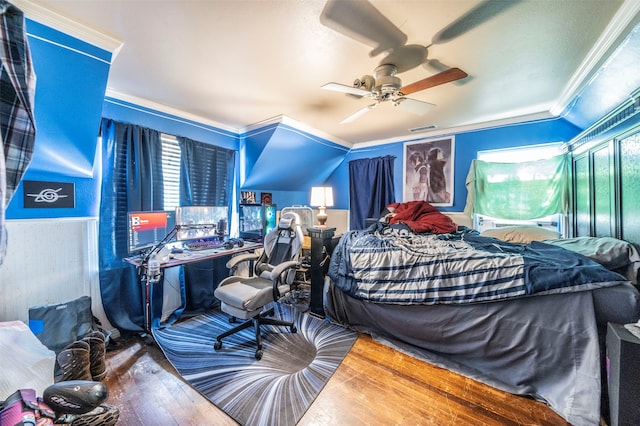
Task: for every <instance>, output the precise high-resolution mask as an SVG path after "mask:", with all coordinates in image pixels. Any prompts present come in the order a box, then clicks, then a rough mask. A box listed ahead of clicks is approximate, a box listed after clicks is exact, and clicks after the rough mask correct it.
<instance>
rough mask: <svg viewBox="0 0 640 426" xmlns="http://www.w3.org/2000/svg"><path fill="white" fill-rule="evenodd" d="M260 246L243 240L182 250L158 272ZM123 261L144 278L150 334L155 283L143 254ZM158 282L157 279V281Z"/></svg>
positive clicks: (147, 322) (145, 313) (260, 244)
mask: <svg viewBox="0 0 640 426" xmlns="http://www.w3.org/2000/svg"><path fill="white" fill-rule="evenodd" d="M259 248H262V243H254V242H250V241H245V242H244V245H243V246H242V247H239V246H234V247H233V248H231V249H225V248H223V247H217V248H212V249H204V250H196V251H190V250H184V251H183V252H182V253H172V254H171V255H170V257H169V260H168V261H167V262H165V263H161V264H160V274H162V271H163V270H164V269H166V268H172V267H174V266H182V265H187V264H189V263H195V262H200V261H203V260H209V259H216V258H219V257H223V256H232V255H234V254H238V253H244V252H248V251H253V250H256V249H259ZM124 261H125V262H127V263H130V264H132V265H134V266H135V267H136V268H137V269H138V275H139V276H141V277H143V278H142V279H143V280H144V301H143V303H144V306H143V308H144V331H145V332H146V333H149V334H151V303H152V302H151V300H152V298H151V286H152V285H153V284H155V283H154V282H152V278H151V277H150V276H149V274H148V273H147V272H148V265H147V263H146V262H144V257H143V256H134V257H125V258H124ZM158 282H159V281H158Z"/></svg>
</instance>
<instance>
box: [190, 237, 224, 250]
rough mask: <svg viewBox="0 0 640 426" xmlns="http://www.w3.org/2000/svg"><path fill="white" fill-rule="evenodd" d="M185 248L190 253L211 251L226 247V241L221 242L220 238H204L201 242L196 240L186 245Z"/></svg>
mask: <svg viewBox="0 0 640 426" xmlns="http://www.w3.org/2000/svg"><path fill="white" fill-rule="evenodd" d="M183 245H184V248H185V249H187V250H190V251H199V250H210V249H216V248H220V247H222V246H224V241H220V240H219V239H218V238H203V239H201V240H194V241H189V242H187V243H184V244H183Z"/></svg>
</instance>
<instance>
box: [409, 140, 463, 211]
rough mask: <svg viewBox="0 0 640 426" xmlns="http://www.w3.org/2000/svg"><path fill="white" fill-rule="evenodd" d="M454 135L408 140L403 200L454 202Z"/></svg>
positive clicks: (436, 203) (442, 204)
mask: <svg viewBox="0 0 640 426" xmlns="http://www.w3.org/2000/svg"><path fill="white" fill-rule="evenodd" d="M454 143H455V139H454V137H453V136H451V137H446V138H442V139H433V140H419V141H414V142H406V143H405V144H404V167H403V170H404V178H403V181H402V182H403V188H402V196H403V201H405V202H407V201H417V200H423V201H427V202H428V203H430V204H433V205H434V206H452V205H453V155H454Z"/></svg>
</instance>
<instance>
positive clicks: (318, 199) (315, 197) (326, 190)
mask: <svg viewBox="0 0 640 426" xmlns="http://www.w3.org/2000/svg"><path fill="white" fill-rule="evenodd" d="M311 205H312V206H313V207H318V215H317V218H318V224H319V227H321V228H322V227H325V226H326V225H325V224H326V223H327V212H326V210H325V209H326V208H327V207H333V188H331V187H330V186H314V187H312V188H311Z"/></svg>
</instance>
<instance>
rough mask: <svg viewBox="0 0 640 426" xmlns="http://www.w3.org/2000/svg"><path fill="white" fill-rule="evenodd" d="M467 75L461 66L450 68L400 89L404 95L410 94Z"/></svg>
mask: <svg viewBox="0 0 640 426" xmlns="http://www.w3.org/2000/svg"><path fill="white" fill-rule="evenodd" d="M467 76H468V75H467V73H466V72H464V71H462V70H461V69H460V68H449V69H448V70H446V71H442V72H441V73H439V74H436V75H432V76H430V77H427V78H424V79H422V80H418V81H416V82H415V83H411V84H409V85H408V86H404V87H403V88H401V89H400V92H401V93H402V94H404V95H410V94H411V93H415V92H419V91H421V90H425V89H428V88H430V87H435V86H439V85H441V84H445V83H449V82H452V81H456V80H460V79H462V78H465V77H467Z"/></svg>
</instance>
